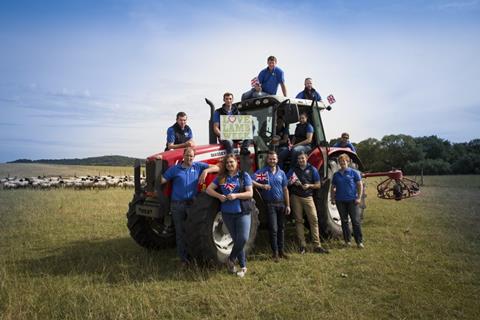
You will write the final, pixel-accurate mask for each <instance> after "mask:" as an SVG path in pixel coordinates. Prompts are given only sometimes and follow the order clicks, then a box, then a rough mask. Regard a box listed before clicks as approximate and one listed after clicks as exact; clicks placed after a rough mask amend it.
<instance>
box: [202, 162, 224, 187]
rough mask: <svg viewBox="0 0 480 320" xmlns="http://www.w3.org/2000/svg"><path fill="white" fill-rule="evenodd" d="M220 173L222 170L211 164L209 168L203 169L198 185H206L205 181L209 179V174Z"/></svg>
mask: <svg viewBox="0 0 480 320" xmlns="http://www.w3.org/2000/svg"><path fill="white" fill-rule="evenodd" d="M218 171H220V168H219V167H218V166H217V165H213V164H209V165H208V168H206V169H203V171H202V173H201V174H200V177H198V183H199V184H204V183H205V179H206V178H207V175H208V174H209V173H216V172H218Z"/></svg>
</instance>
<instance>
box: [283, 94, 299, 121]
mask: <svg viewBox="0 0 480 320" xmlns="http://www.w3.org/2000/svg"><path fill="white" fill-rule="evenodd" d="M282 105H283V110H284V114H283V119H284V120H285V123H286V124H290V123H296V122H298V117H299V114H298V106H297V105H296V104H290V101H289V100H285V101H283V102H282V104H281V105H280V107H282Z"/></svg>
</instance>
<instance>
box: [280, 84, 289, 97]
mask: <svg viewBox="0 0 480 320" xmlns="http://www.w3.org/2000/svg"><path fill="white" fill-rule="evenodd" d="M280 87H282V92H283V96H284V97H286V96H287V86H285V82H282V83H280Z"/></svg>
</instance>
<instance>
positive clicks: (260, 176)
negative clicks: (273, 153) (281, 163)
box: [253, 166, 288, 201]
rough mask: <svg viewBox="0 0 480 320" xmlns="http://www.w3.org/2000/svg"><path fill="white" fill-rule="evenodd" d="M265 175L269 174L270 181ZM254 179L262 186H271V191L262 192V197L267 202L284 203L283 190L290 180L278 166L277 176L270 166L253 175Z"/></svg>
mask: <svg viewBox="0 0 480 320" xmlns="http://www.w3.org/2000/svg"><path fill="white" fill-rule="evenodd" d="M264 174H267V176H268V180H265V179H264ZM253 179H254V180H255V181H256V182H258V183H261V184H268V185H270V187H271V189H270V190H263V189H261V190H260V193H261V194H262V197H263V199H264V200H265V201H283V199H284V197H283V188H285V187H286V186H287V183H288V180H287V176H286V175H285V172H283V170H282V169H280V168H279V167H278V166H277V171H275V174H274V173H272V170H271V168H270V167H269V166H266V167H264V168H263V169H260V170H258V171H257V172H255V173H254V174H253Z"/></svg>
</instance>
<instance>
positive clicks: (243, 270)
mask: <svg viewBox="0 0 480 320" xmlns="http://www.w3.org/2000/svg"><path fill="white" fill-rule="evenodd" d="M246 273H247V267H243V268H242V269H240V271H238V272H237V276H239V277H240V278H243V277H245V274H246Z"/></svg>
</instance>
